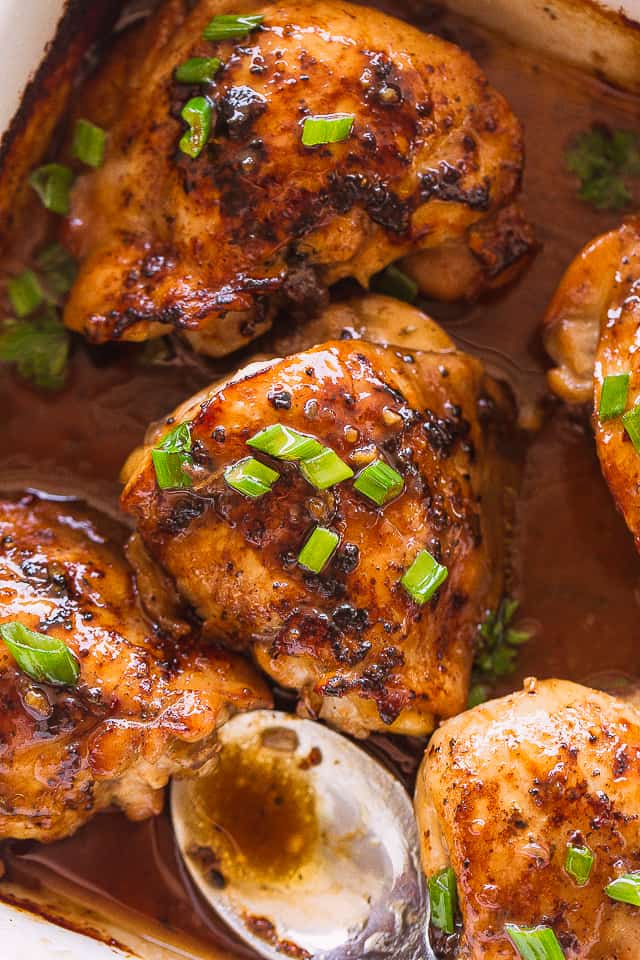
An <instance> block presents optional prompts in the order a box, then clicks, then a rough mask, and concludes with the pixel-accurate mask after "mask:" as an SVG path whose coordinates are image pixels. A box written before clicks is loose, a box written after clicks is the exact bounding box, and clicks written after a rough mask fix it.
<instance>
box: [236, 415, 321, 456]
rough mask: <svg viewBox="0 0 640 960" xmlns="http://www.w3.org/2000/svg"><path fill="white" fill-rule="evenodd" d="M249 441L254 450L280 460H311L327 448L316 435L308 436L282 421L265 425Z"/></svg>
mask: <svg viewBox="0 0 640 960" xmlns="http://www.w3.org/2000/svg"><path fill="white" fill-rule="evenodd" d="M247 443H248V445H249V446H250V447H253V449H254V450H259V451H260V452H261V453H266V454H268V455H269V456H270V457H276V459H278V460H309V459H311V457H317V456H318V454H320V453H322V451H323V450H325V449H326V447H325V446H324V444H322V443H320V441H319V440H316V439H315V437H308V436H307V435H306V434H304V433H299V431H298V430H294V429H293V428H292V427H285V426H284V425H283V424H281V423H274V424H273V425H272V426H270V427H265V428H264V430H260V432H259V433H256V434H255V436H253V437H251V439H250V440H247Z"/></svg>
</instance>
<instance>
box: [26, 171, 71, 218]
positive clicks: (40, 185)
mask: <svg viewBox="0 0 640 960" xmlns="http://www.w3.org/2000/svg"><path fill="white" fill-rule="evenodd" d="M72 183H73V173H72V171H71V170H70V169H69V167H65V166H63V165H62V164H61V163H47V164H45V165H44V166H43V167H38V169H37V170H33V171H32V173H31V175H30V177H29V185H30V186H32V187H33V189H34V190H35V191H36V193H37V194H38V196H39V197H40V199H41V200H42V203H43V205H44V206H45V207H46V208H47V210H51V212H52V213H61V214H65V215H66V214H67V213H69V207H70V197H69V194H70V191H71V184H72Z"/></svg>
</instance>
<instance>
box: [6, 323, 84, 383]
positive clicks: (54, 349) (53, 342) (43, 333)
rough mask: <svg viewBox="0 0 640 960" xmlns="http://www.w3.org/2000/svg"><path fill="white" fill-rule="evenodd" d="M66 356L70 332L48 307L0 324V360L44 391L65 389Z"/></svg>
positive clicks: (67, 354)
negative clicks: (13, 367) (12, 366)
mask: <svg viewBox="0 0 640 960" xmlns="http://www.w3.org/2000/svg"><path fill="white" fill-rule="evenodd" d="M68 356H69V333H68V331H67V330H66V329H65V328H64V326H63V325H62V323H61V321H60V319H59V317H58V314H57V312H56V311H55V310H54V309H52V308H51V307H45V308H44V309H43V310H40V311H38V313H35V314H32V315H31V316H29V317H26V318H23V319H21V320H4V321H3V322H2V323H1V324H0V360H3V361H4V362H5V363H12V364H14V365H15V368H16V371H17V372H18V374H19V376H21V377H22V378H23V379H24V380H30V381H31V382H32V383H34V384H35V385H36V386H37V387H40V388H41V389H43V390H59V389H60V388H61V387H62V386H64V382H65V378H66V372H67V359H68Z"/></svg>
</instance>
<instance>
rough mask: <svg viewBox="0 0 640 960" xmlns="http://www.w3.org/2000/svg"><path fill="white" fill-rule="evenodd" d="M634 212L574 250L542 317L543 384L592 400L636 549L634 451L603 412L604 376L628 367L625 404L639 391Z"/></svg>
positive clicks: (609, 477) (639, 236)
mask: <svg viewBox="0 0 640 960" xmlns="http://www.w3.org/2000/svg"><path fill="white" fill-rule="evenodd" d="M639 330H640V219H638V218H632V219H629V220H628V221H627V222H625V223H624V224H622V226H621V227H620V228H619V229H617V230H612V231H611V232H610V233H606V234H603V235H602V236H600V237H597V238H596V239H595V240H594V241H593V242H592V243H589V244H588V245H587V246H586V247H585V248H584V249H583V250H582V251H581V252H580V254H579V255H578V256H577V257H576V259H575V260H574V261H573V263H572V264H571V266H570V267H569V269H568V270H567V272H566V274H565V276H564V277H563V279H562V282H561V283H560V286H559V288H558V290H557V292H556V294H555V296H554V299H553V301H552V302H551V304H550V306H549V309H548V311H547V315H546V318H545V342H546V346H547V350H548V351H549V353H550V355H551V357H552V358H553V360H554V361H555V364H556V366H555V367H554V368H553V369H552V370H551V371H550V372H549V385H550V386H551V389H552V390H553V391H554V392H555V393H557V394H558V395H559V396H560V397H561V398H562V399H563V400H565V401H566V402H567V403H589V404H592V405H593V408H592V409H593V428H594V432H595V437H596V445H597V449H598V456H599V458H600V465H601V467H602V472H603V474H604V476H605V479H606V481H607V483H608V485H609V489H610V490H611V493H612V494H613V497H614V499H615V502H616V504H617V506H618V509H619V510H620V511H621V513H622V514H623V515H624V518H625V520H626V522H627V526H628V527H629V529H630V530H631V532H632V534H633V536H634V538H635V541H636V546H637V547H638V548H639V549H640V453H639V452H638V451H636V449H635V448H634V445H633V443H632V442H631V440H630V437H629V435H628V433H627V431H626V430H625V426H624V423H623V421H622V419H621V417H620V416H617V417H613V418H611V419H606V418H604V419H603V418H601V416H600V403H601V395H602V386H603V383H604V381H605V378H606V377H609V376H616V375H619V374H627V373H628V374H630V377H629V389H628V395H627V400H626V405H625V409H626V410H627V411H630V410H631V409H632V407H633V406H634V405H635V404H636V403H637V402H638V400H639V399H640V357H639V356H638V332H639Z"/></svg>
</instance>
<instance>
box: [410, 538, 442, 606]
mask: <svg viewBox="0 0 640 960" xmlns="http://www.w3.org/2000/svg"><path fill="white" fill-rule="evenodd" d="M448 576H449V571H448V570H447V568H446V567H443V566H442V564H440V563H438V561H437V560H434V558H433V557H432V556H431V554H430V553H429V551H428V550H421V551H420V553H419V554H418V556H417V557H416V558H415V560H414V561H413V563H412V564H411V566H410V567H409V569H408V570H407V571H406V572H405V574H404V576H403V577H402V580H401V581H400V583H401V584H402V586H403V587H404V589H405V590H406V591H407V593H408V594H409V596H411V597H412V598H413V599H414V600H415V601H416V603H420V604H422V603H426V602H427V600H430V599H431V597H432V596H433V595H434V593H435V592H436V590H437V589H438V587H439V586H441V585H442V584H443V583H444V581H445V580H446V579H447V577H448Z"/></svg>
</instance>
